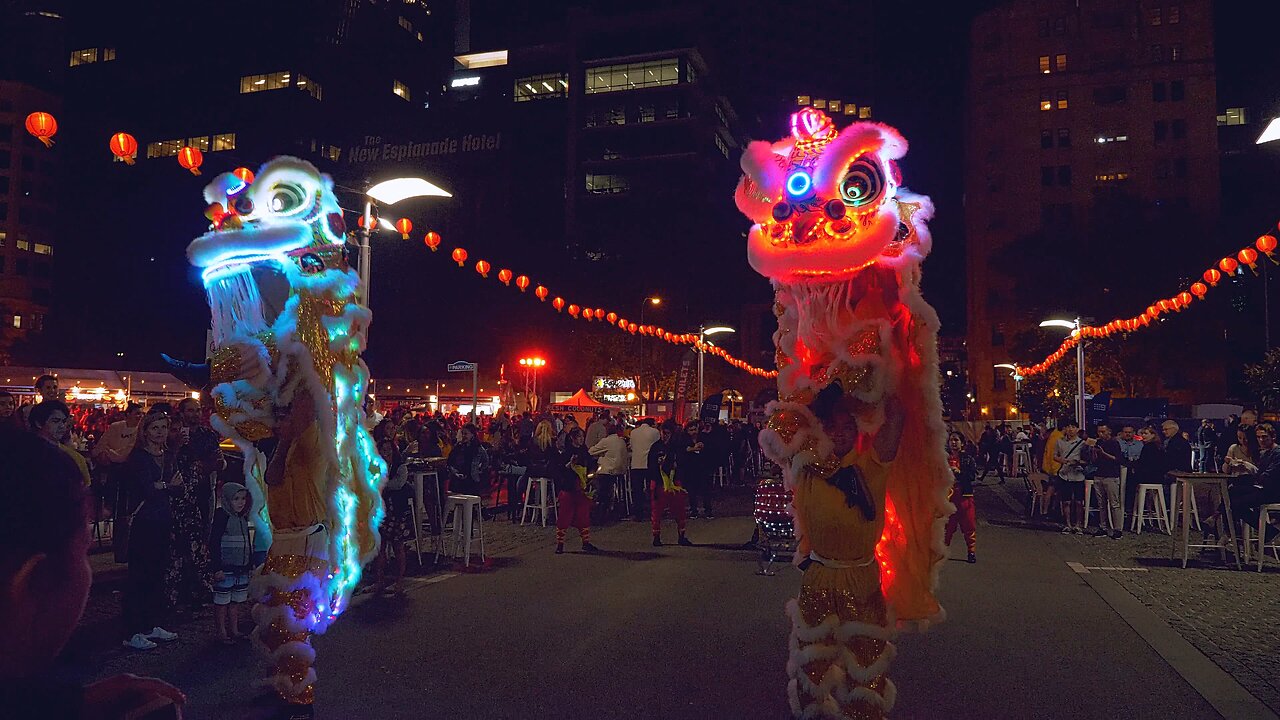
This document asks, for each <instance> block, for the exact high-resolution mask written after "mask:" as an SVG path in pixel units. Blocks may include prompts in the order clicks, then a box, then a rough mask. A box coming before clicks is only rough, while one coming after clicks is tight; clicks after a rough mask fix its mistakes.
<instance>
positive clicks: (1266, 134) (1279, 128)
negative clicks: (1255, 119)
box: [1254, 117, 1280, 145]
mask: <svg viewBox="0 0 1280 720" xmlns="http://www.w3.org/2000/svg"><path fill="white" fill-rule="evenodd" d="M1276 140H1280V117H1277V118H1271V122H1269V123H1267V127H1266V128H1265V129H1263V131H1262V134H1261V135H1259V136H1258V139H1257V140H1256V141H1255V142H1254V144H1255V145H1261V144H1263V143H1269V142H1274V141H1276Z"/></svg>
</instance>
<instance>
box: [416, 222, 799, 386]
mask: <svg viewBox="0 0 1280 720" xmlns="http://www.w3.org/2000/svg"><path fill="white" fill-rule="evenodd" d="M405 222H408V221H407V220H406V221H405ZM397 229H398V228H397ZM424 244H426V246H427V247H429V248H431V251H432V252H435V251H436V250H438V249H439V246H440V236H439V235H438V234H436V233H434V232H431V233H427V238H426V240H425V241H424ZM449 257H450V258H451V259H452V260H453V261H454V262H455V263H457V265H458V267H465V265H466V261H467V251H466V249H465V248H461V247H456V248H454V249H453V251H452V252H451V253H450V254H449ZM491 268H492V265H490V264H489V263H488V262H487V261H485V260H480V261H479V262H477V263H476V264H475V270H476V273H477V274H479V275H480V276H481V277H485V278H487V277H489V270H490V269H491ZM513 272H514V271H512V270H508V269H506V268H503V269H501V270H499V271H498V279H499V281H501V282H502V283H503V284H504V285H507V284H508V283H509V281H510V280H511V279H512V278H511V276H512V274H513ZM514 284H515V286H516V287H517V288H519V289H520V292H522V293H523V292H525V290H526V289H527V288H528V287H529V286H530V285H531V284H532V281H531V280H530V279H529V276H528V275H518V276H516V277H515V282H514ZM550 294H551V291H550V290H548V289H547V288H546V287H545V286H543V285H538V286H537V287H536V289H535V291H534V295H535V296H536V297H537V298H538V300H539V301H541V302H546V300H547V297H549V296H550ZM551 307H552V308H554V309H555V311H556V312H557V313H561V312H564V311H567V312H568V314H569V316H570V317H572V318H574V319H575V320H576V319H578V318H581V319H583V320H589V321H606V322H607V323H608V324H609V325H610V326H611V327H613V328H615V329H616V330H618V331H620V332H625V333H630V334H632V335H636V334H640V335H646V336H649V337H655V338H658V339H659V340H663V341H665V342H668V343H671V344H672V345H689V346H691V347H693V348H694V349H696V350H699V351H700V352H705V353H707V354H708V355H714V356H716V357H718V358H720V359H721V360H724V361H725V362H726V363H728V364H729V365H732V366H733V367H735V368H738V369H739V370H743V371H745V372H748V373H751V374H752V375H756V376H758V377H764V378H775V377H777V376H778V371H777V370H766V369H764V368H761V367H756V366H754V365H752V364H750V363H748V362H747V361H745V360H740V359H738V358H736V357H734V356H733V355H731V354H729V353H728V352H726V351H725V349H724V348H722V347H720V346H719V345H715V344H712V343H710V342H705V341H702V340H701V339H699V337H698V333H683V334H677V333H672V332H670V331H668V330H664V329H663V328H660V327H655V326H653V325H637V324H636V323H634V322H631V321H629V320H627V319H626V318H625V317H622V316H621V315H619V314H618V313H616V312H611V311H609V310H607V309H606V308H599V307H590V308H588V307H584V306H581V305H578V304H576V303H570V302H569V301H567V300H565V299H564V298H561V297H556V298H554V299H553V300H552V301H551Z"/></svg>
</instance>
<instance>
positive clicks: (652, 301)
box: [636, 295, 662, 402]
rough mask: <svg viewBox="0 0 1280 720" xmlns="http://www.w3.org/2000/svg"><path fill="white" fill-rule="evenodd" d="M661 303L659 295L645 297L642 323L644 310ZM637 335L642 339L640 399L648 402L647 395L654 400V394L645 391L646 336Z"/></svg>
mask: <svg viewBox="0 0 1280 720" xmlns="http://www.w3.org/2000/svg"><path fill="white" fill-rule="evenodd" d="M660 305H662V298H660V297H658V296H657V295H650V296H648V297H646V298H645V299H644V302H643V303H641V304H640V324H641V325H643V324H644V311H645V309H646V308H648V307H651V306H652V307H655V308H656V307H658V306H660ZM636 337H637V339H638V340H639V341H640V383H641V387H640V388H639V390H640V400H641V402H647V400H646V397H647V398H648V400H652V399H653V394H652V393H649V394H648V395H646V394H645V392H644V360H645V357H644V356H645V346H644V336H643V335H637V336H636Z"/></svg>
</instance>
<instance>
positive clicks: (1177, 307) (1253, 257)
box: [1014, 224, 1280, 378]
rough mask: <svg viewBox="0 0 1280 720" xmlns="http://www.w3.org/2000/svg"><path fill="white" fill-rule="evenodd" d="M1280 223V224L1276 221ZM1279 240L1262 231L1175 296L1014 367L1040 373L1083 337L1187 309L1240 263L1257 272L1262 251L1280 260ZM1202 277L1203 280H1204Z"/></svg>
mask: <svg viewBox="0 0 1280 720" xmlns="http://www.w3.org/2000/svg"><path fill="white" fill-rule="evenodd" d="M1277 227H1280V224H1278V225H1277ZM1278 244H1280V241H1277V240H1276V238H1275V236H1274V235H1270V234H1268V235H1262V236H1261V237H1259V238H1258V239H1257V240H1255V241H1253V243H1251V244H1249V245H1246V246H1244V247H1243V248H1241V249H1240V252H1238V253H1236V254H1235V257H1231V256H1227V257H1224V258H1222V259H1221V260H1219V261H1218V264H1217V265H1216V266H1214V267H1211V268H1209V269H1207V270H1205V271H1204V273H1203V274H1201V276H1200V277H1201V280H1197V281H1195V282H1193V283H1191V285H1190V286H1189V287H1188V288H1187V289H1186V290H1183V291H1182V292H1179V293H1178V294H1176V295H1174V296H1173V297H1169V298H1165V299H1162V300H1157V301H1155V302H1153V303H1152V304H1150V305H1148V306H1147V309H1146V310H1145V311H1143V312H1142V313H1139V314H1138V315H1136V316H1134V317H1129V318H1116V319H1115V320H1112V321H1111V322H1108V323H1106V324H1105V325H1086V326H1084V327H1082V328H1080V330H1079V332H1078V333H1077V332H1075V331H1073V332H1072V334H1071V337H1068V338H1067V339H1066V340H1063V341H1062V344H1061V345H1059V346H1058V349H1057V350H1055V351H1053V353H1051V354H1050V355H1049V356H1048V357H1046V358H1045V359H1044V360H1041V361H1040V362H1038V363H1036V364H1035V365H1030V366H1025V367H1024V366H1021V365H1019V366H1018V368H1017V369H1016V370H1015V371H1014V372H1015V373H1016V374H1018V375H1021V376H1022V377H1023V378H1028V377H1031V376H1032V375H1039V374H1041V373H1043V372H1045V371H1046V370H1048V369H1049V368H1050V367H1051V366H1052V365H1053V364H1054V363H1056V362H1058V361H1059V360H1062V359H1063V358H1065V357H1066V356H1067V353H1069V352H1071V351H1072V350H1074V349H1075V347H1076V343H1078V342H1080V340H1081V339H1082V338H1083V339H1088V338H1105V337H1110V336H1112V335H1115V334H1116V333H1131V332H1136V331H1138V330H1141V329H1143V328H1145V327H1149V326H1150V325H1151V323H1152V322H1153V321H1155V320H1156V319H1157V318H1159V317H1160V316H1161V315H1167V314H1169V313H1171V312H1173V313H1178V312H1182V311H1183V310H1185V309H1186V308H1187V307H1189V306H1190V305H1191V304H1192V303H1193V302H1195V301H1196V300H1203V299H1204V296H1205V295H1207V294H1208V293H1209V289H1210V288H1215V287H1217V286H1218V283H1219V282H1220V281H1221V280H1222V278H1223V277H1224V276H1226V277H1230V276H1232V275H1234V274H1236V271H1237V270H1239V269H1240V267H1241V266H1244V267H1247V268H1249V270H1250V271H1252V272H1253V274H1254V275H1257V274H1258V260H1259V258H1260V257H1261V256H1260V255H1259V253H1261V254H1262V255H1265V256H1267V257H1268V258H1269V259H1270V260H1271V262H1273V263H1276V264H1280V258H1277V257H1276V247H1277V245H1278ZM1202 281H1203V282H1202Z"/></svg>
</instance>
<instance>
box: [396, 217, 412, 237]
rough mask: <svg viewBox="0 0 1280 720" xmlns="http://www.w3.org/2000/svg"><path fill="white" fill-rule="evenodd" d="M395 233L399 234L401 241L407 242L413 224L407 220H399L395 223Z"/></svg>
mask: <svg viewBox="0 0 1280 720" xmlns="http://www.w3.org/2000/svg"><path fill="white" fill-rule="evenodd" d="M396 232H398V233H400V239H401V240H408V239H409V233H411V232H413V222H411V221H410V220H409V218H400V219H399V220H397V221H396Z"/></svg>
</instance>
